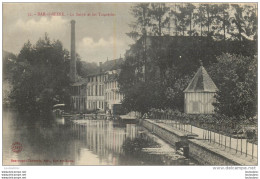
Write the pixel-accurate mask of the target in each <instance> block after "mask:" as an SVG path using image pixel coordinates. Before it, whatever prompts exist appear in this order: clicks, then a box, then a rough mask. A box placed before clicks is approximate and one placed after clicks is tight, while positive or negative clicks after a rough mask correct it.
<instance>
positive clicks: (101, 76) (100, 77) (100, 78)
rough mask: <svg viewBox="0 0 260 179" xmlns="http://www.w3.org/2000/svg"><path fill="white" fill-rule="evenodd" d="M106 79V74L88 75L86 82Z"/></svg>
mask: <svg viewBox="0 0 260 179" xmlns="http://www.w3.org/2000/svg"><path fill="white" fill-rule="evenodd" d="M106 80H107V76H106V75H100V76H91V77H88V82H104V81H106Z"/></svg>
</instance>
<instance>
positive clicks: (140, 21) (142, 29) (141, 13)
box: [127, 3, 151, 40]
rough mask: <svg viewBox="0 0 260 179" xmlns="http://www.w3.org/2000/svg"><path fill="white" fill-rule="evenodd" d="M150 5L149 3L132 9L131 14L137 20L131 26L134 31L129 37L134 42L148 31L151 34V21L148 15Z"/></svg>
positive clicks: (140, 4)
mask: <svg viewBox="0 0 260 179" xmlns="http://www.w3.org/2000/svg"><path fill="white" fill-rule="evenodd" d="M149 5H150V4H149V3H138V4H136V5H134V6H132V7H131V14H132V15H133V17H134V18H135V22H133V23H131V24H130V25H129V26H130V27H131V28H132V31H131V32H129V33H127V35H128V36H129V37H131V38H132V39H134V40H137V39H138V38H140V37H141V36H142V35H144V33H147V31H148V33H149V30H148V26H149V24H150V19H151V18H150V16H149V15H148V13H149Z"/></svg>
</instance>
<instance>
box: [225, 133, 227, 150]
mask: <svg viewBox="0 0 260 179" xmlns="http://www.w3.org/2000/svg"><path fill="white" fill-rule="evenodd" d="M226 141H227V136H225V149H226V145H227V144H226Z"/></svg>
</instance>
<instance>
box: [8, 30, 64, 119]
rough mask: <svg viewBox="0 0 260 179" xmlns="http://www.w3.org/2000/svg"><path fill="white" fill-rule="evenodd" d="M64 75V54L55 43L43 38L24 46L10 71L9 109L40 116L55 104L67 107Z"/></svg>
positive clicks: (61, 48)
mask: <svg viewBox="0 0 260 179" xmlns="http://www.w3.org/2000/svg"><path fill="white" fill-rule="evenodd" d="M68 72H69V56H68V51H66V50H64V49H63V46H62V44H61V42H60V41H59V40H56V41H51V40H50V39H49V37H48V36H47V34H45V37H44V39H41V38H40V39H39V40H38V41H37V42H36V44H35V45H32V44H31V43H30V42H27V43H25V44H24V46H23V48H22V49H21V51H20V53H19V54H18V57H17V59H16V65H14V67H13V71H12V73H13V78H12V85H13V89H12V92H11V95H10V97H11V99H12V102H13V105H14V106H15V107H16V108H17V109H18V110H19V111H22V112H30V113H41V114H44V113H47V112H49V111H50V110H51V108H52V106H53V105H54V104H56V103H65V102H67V104H68V102H69V99H68V98H69V94H68V91H69V90H68V87H69V78H68ZM68 106H69V105H68Z"/></svg>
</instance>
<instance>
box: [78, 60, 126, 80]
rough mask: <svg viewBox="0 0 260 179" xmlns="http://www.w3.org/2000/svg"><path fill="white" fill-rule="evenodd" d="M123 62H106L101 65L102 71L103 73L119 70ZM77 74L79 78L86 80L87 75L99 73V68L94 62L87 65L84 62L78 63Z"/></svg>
mask: <svg viewBox="0 0 260 179" xmlns="http://www.w3.org/2000/svg"><path fill="white" fill-rule="evenodd" d="M123 62H124V60H123V58H119V59H114V60H108V61H106V62H104V63H102V65H101V68H102V71H103V72H105V71H110V70H116V69H119V68H120V66H121V65H122V63H123ZM77 72H78V74H79V75H80V76H81V77H83V78H86V77H87V76H88V75H93V74H98V73H100V66H98V65H97V63H95V62H92V63H89V62H86V61H78V62H77Z"/></svg>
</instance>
